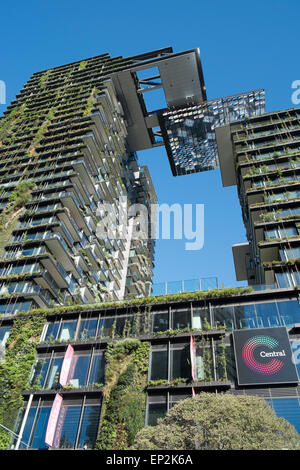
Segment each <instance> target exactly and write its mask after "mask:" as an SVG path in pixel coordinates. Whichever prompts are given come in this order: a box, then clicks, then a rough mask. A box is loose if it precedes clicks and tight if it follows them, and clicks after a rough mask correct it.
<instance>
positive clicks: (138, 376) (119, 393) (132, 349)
mask: <svg viewBox="0 0 300 470" xmlns="http://www.w3.org/2000/svg"><path fill="white" fill-rule="evenodd" d="M149 348H150V345H149V343H148V342H141V341H139V340H137V339H125V340H121V341H114V342H112V343H110V344H109V345H108V347H107V351H106V367H105V384H104V388H103V405H102V417H101V421H100V427H99V435H98V439H97V442H96V446H95V448H96V449H97V450H111V449H114V450H115V449H116V450H117V449H124V450H125V449H128V448H129V447H130V446H131V445H132V443H133V441H134V439H135V436H136V434H137V433H138V431H140V430H141V429H142V428H143V427H144V416H145V407H146V385H147V372H148V360H149Z"/></svg>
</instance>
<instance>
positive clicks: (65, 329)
mask: <svg viewBox="0 0 300 470" xmlns="http://www.w3.org/2000/svg"><path fill="white" fill-rule="evenodd" d="M76 328H77V320H70V321H63V322H55V323H49V324H48V327H47V331H46V334H45V341H53V340H56V339H59V340H61V341H68V340H71V339H74V338H75V332H76Z"/></svg>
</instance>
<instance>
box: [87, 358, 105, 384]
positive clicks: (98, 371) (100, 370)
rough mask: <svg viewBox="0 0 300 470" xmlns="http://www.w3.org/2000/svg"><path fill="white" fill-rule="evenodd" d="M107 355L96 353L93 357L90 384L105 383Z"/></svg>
mask: <svg viewBox="0 0 300 470" xmlns="http://www.w3.org/2000/svg"><path fill="white" fill-rule="evenodd" d="M104 371H105V356H104V354H103V353H96V354H95V355H94V357H93V359H92V366H91V372H90V377H89V384H102V383H104Z"/></svg>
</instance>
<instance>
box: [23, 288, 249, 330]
mask: <svg viewBox="0 0 300 470" xmlns="http://www.w3.org/2000/svg"><path fill="white" fill-rule="evenodd" d="M252 291H253V289H252V287H232V288H225V289H212V290H209V291H196V292H182V293H180V294H171V295H159V296H153V297H152V296H148V297H141V298H135V299H131V300H124V301H122V302H104V303H99V304H90V305H86V304H85V305H82V304H78V305H73V306H63V307H55V308H51V309H42V308H39V309H32V310H31V311H30V315H32V314H35V313H36V314H40V313H42V314H51V313H56V314H60V313H64V312H68V311H79V310H89V309H103V308H110V307H115V308H118V307H127V306H135V305H136V306H148V308H151V305H155V304H159V303H165V302H172V301H181V300H182V301H193V300H200V299H209V298H217V297H232V296H235V295H244V294H249V293H251V292H252ZM149 313H150V310H148V311H147V314H149ZM144 321H145V318H144V317H143V322H144Z"/></svg>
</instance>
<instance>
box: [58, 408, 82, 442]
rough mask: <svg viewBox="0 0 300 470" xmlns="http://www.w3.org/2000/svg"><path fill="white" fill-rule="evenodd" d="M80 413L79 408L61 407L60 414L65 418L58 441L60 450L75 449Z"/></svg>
mask: <svg viewBox="0 0 300 470" xmlns="http://www.w3.org/2000/svg"><path fill="white" fill-rule="evenodd" d="M80 412H81V406H62V408H61V413H64V415H65V417H64V424H63V427H62V430H61V435H60V440H59V448H60V449H72V448H74V447H75V439H76V434H77V428H78V422H79V418H80Z"/></svg>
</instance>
